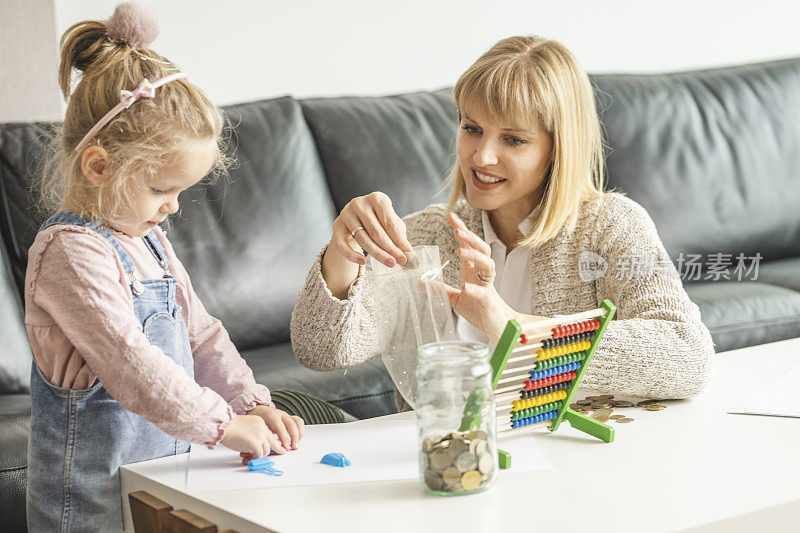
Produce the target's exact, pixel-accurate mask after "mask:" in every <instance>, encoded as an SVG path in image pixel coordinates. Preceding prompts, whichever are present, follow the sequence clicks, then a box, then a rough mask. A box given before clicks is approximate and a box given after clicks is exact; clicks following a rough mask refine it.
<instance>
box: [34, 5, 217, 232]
mask: <svg viewBox="0 0 800 533" xmlns="http://www.w3.org/2000/svg"><path fill="white" fill-rule="evenodd" d="M73 69H74V70H77V71H79V72H80V73H81V74H80V81H79V82H78V84H77V86H76V87H75V89H74V91H72V90H71V82H72V75H73ZM178 71H179V69H178V68H177V67H176V66H175V64H174V63H172V62H171V61H169V60H168V59H166V58H164V57H162V56H160V55H159V54H157V53H155V52H154V51H152V50H150V49H148V48H137V47H135V46H132V45H130V44H126V43H125V42H121V41H119V40H115V39H112V38H111V37H109V35H108V33H107V27H106V22H105V21H99V20H86V21H82V22H78V23H77V24H74V25H73V26H71V27H70V28H69V29H68V30H67V31H66V32H65V33H64V35H63V36H62V37H61V61H60V65H59V84H60V86H61V92H62V94H63V95H64V98H65V99H66V100H67V101H68V105H67V111H66V116H65V118H64V123H63V125H62V127H61V129H60V131H58V132H57V134H56V136H55V138H54V140H53V146H52V152H53V155H52V157H51V158H50V160H49V162H48V163H47V165H46V167H45V169H44V173H43V174H44V176H43V179H42V182H41V184H40V188H41V190H40V193H41V195H40V202H39V203H40V207H41V209H42V210H43V211H45V212H53V211H56V210H58V209H61V208H64V207H68V208H69V209H71V210H73V211H75V212H77V213H78V214H80V215H82V216H83V217H84V218H86V219H88V220H101V221H102V222H103V223H106V224H110V225H111V226H114V225H115V223H116V222H117V221H118V213H119V212H120V208H122V207H126V206H127V205H128V204H129V202H130V199H131V198H133V195H134V193H135V192H136V189H137V188H139V187H142V186H144V183H145V182H146V180H147V179H148V178H151V177H152V176H153V175H155V173H156V172H157V171H158V169H159V167H160V166H161V165H163V164H164V162H165V161H166V160H167V159H168V158H169V157H170V156H171V155H173V154H174V153H175V152H176V151H178V150H179V149H180V147H181V145H182V144H183V143H184V142H185V141H186V140H193V139H200V140H204V139H214V140H216V142H217V156H216V160H215V163H214V166H213V168H212V172H211V177H216V176H217V175H218V174H219V173H221V172H224V170H225V168H226V167H227V165H228V164H229V163H230V161H229V159H228V157H227V156H225V155H224V142H225V140H224V136H223V130H226V128H225V117H224V116H223V114H222V112H221V111H220V109H219V108H217V107H216V106H215V105H213V104H212V103H211V101H210V100H209V99H208V97H207V96H206V95H205V93H204V92H203V91H202V90H200V89H199V88H198V87H197V86H195V85H194V84H192V83H191V82H190V81H188V80H187V79H185V78H184V79H180V80H177V81H173V82H171V83H167V84H165V85H163V86H161V87H159V88H158V89H156V93H155V97H154V98H141V99H140V100H138V101H137V102H135V103H134V104H133V105H132V106H131V107H129V108H128V109H123V110H122V112H120V113H119V114H118V115H117V116H116V117H114V118H113V119H112V120H111V122H109V123H108V124H107V125H106V126H105V127H103V128H102V129H101V130H100V131H99V132H98V133H97V135H95V136H94V137H93V138H92V139H91V141H89V146H93V145H99V146H101V147H102V148H104V149H105V150H106V151H107V153H108V157H109V162H108V167H107V168H108V172H109V176H110V179H104V180H103V182H102V183H99V184H94V183H92V182H91V181H89V180H88V179H86V177H84V175H83V172H82V170H81V156H82V154H81V153H78V152H76V151H75V146H77V144H78V143H79V142H80V140H81V139H82V138H83V136H84V135H85V134H86V132H88V131H89V130H90V129H91V128H92V126H94V125H95V123H97V121H98V120H100V118H102V117H103V115H105V114H106V113H107V112H108V111H109V110H110V109H111V108H113V107H114V106H115V105H117V104H118V103H119V102H120V91H121V90H123V89H125V90H128V91H132V90H134V89H136V88H137V87H138V86H139V84H140V83H141V82H142V80H143V79H144V78H147V79H148V80H150V81H151V82H152V81H155V80H157V79H159V78H162V77H164V76H168V75H170V74H173V73H175V72H178ZM226 131H227V130H226Z"/></svg>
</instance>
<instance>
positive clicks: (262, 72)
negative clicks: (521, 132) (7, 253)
mask: <svg viewBox="0 0 800 533" xmlns="http://www.w3.org/2000/svg"><path fill="white" fill-rule="evenodd" d="M0 1H2V2H6V1H12V2H19V1H21V0H0ZM38 1H41V0H37V2H38ZM51 1H52V2H53V3H54V5H55V28H54V30H53V31H54V32H55V33H56V34H58V35H60V34H61V33H62V32H63V31H64V30H65V29H66V28H67V27H68V26H69V25H70V24H72V23H73V22H75V21H77V20H80V19H84V18H107V17H108V16H109V15H110V14H111V13H112V12H113V9H114V6H115V5H116V3H117V2H116V0H83V1H77V0H51ZM143 3H145V4H147V5H149V6H150V7H151V8H152V9H153V10H154V11H155V13H156V14H157V16H158V18H159V21H160V25H161V34H160V36H159V38H158V40H157V41H156V42H155V44H154V45H153V48H155V49H156V50H157V51H159V52H160V53H162V54H163V55H165V56H167V57H169V58H170V59H172V60H173V61H175V62H177V63H178V64H179V65H180V66H181V67H182V68H183V69H184V71H186V72H188V73H189V75H190V76H191V77H192V80H193V81H195V82H196V83H198V84H199V85H200V86H201V87H203V88H204V89H205V90H206V91H207V92H208V93H209V94H210V96H211V98H212V99H213V100H214V101H215V102H217V103H218V104H227V103H234V102H241V101H246V100H255V99H261V98H268V97H272V96H277V95H283V94H292V95H295V96H300V97H304V96H337V95H343V94H362V95H364V94H390V93H397V92H405V91H413V90H419V89H432V88H438V87H443V86H447V85H452V83H453V82H454V81H455V79H456V78H457V77H458V75H459V74H460V73H461V71H463V70H464V69H465V68H466V67H467V66H468V65H469V64H470V63H471V62H472V61H474V60H475V59H476V58H477V57H478V56H479V55H480V54H481V53H482V52H483V51H485V50H486V49H487V48H488V47H489V46H491V44H492V43H494V42H495V41H496V40H498V39H500V38H501V37H504V36H508V35H512V34H521V33H522V34H524V33H538V34H541V35H545V36H548V37H553V38H556V39H559V40H561V41H562V42H563V43H565V44H566V45H567V46H568V47H569V48H571V49H572V50H573V51H574V52H575V54H576V55H577V56H578V58H579V59H580V61H581V62H582V63H583V65H584V67H585V68H586V69H587V70H588V71H590V72H596V73H597V72H611V71H614V72H622V71H624V72H657V71H670V70H682V69H693V68H699V67H706V66H716V65H726V64H734V63H742V62H749V61H758V60H763V59H772V58H781V57H789V56H798V55H800V39H798V38H797V35H798V30H797V21H798V20H800V2H796V1H795V0H762V1H760V2H752V1H751V0H750V1H742V0H672V1H670V2H655V1H650V0H647V1H642V0H639V1H633V0H625V1H623V0H604V1H598V0H527V1H510V0H505V1H494V2H489V1H487V0H461V1H453V0H447V1H444V0H442V1H438V0H428V1H423V0H404V1H402V2H397V1H396V0H393V1H383V0H352V1H345V0H343V1H339V2H330V1H326V0H304V1H300V2H287V1H285V0H268V1H267V0H231V1H228V2H219V1H218V0H215V1H212V0H161V1H157V0H143ZM2 44H3V37H2V36H0V45H2ZM41 46H43V47H47V46H51V44H50V43H44V44H42V45H41ZM52 53H53V54H55V51H54V50H53V51H52ZM0 57H2V56H0ZM2 69H3V81H2V86H5V85H6V81H5V80H6V71H7V66H6V65H5V63H3V64H2ZM3 88H4V87H0V89H3ZM4 118H5V117H4V115H3V110H2V109H0V121H2V120H3V119H4Z"/></svg>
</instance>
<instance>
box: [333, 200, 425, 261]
mask: <svg viewBox="0 0 800 533" xmlns="http://www.w3.org/2000/svg"><path fill="white" fill-rule="evenodd" d="M359 228H363V229H359ZM332 250H333V251H335V252H336V253H338V254H339V255H340V256H341V257H343V258H346V259H347V260H348V261H350V262H352V263H355V264H357V265H365V264H366V263H367V261H366V259H365V258H364V254H363V252H367V253H368V254H370V255H371V256H372V257H374V258H375V259H377V260H378V261H380V262H381V263H383V264H385V265H386V266H388V267H390V268H391V267H393V266H395V263H399V264H400V265H404V264H405V263H406V261H408V259H409V257H410V254H411V243H409V242H408V239H407V238H406V225H405V223H404V222H403V220H402V219H401V218H400V217H399V216H397V213H395V212H394V209H393V208H392V201H391V200H390V199H389V197H388V196H386V195H385V194H384V193H382V192H373V193H371V194H368V195H366V196H359V197H358V198H353V199H352V200H350V202H348V204H347V205H346V206H344V209H342V212H341V213H339V216H338V217H336V220H334V221H333V235H332V236H331V242H330V244H329V246H328V251H332ZM326 254H327V252H326Z"/></svg>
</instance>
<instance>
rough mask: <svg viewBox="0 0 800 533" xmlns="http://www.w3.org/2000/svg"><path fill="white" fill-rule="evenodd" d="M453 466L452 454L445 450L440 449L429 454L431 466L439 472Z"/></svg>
mask: <svg viewBox="0 0 800 533" xmlns="http://www.w3.org/2000/svg"><path fill="white" fill-rule="evenodd" d="M451 464H453V454H452V453H451V452H450V451H449V450H448V449H447V448H440V449H438V450H435V451H434V452H433V453H431V466H433V468H434V470H438V471H439V472H441V471H442V470H444V469H445V468H447V467H448V466H450V465H451Z"/></svg>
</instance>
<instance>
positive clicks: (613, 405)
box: [569, 394, 667, 424]
mask: <svg viewBox="0 0 800 533" xmlns="http://www.w3.org/2000/svg"><path fill="white" fill-rule="evenodd" d="M663 401H664V400H642V401H641V402H638V403H636V404H634V403H633V402H629V401H627V400H615V399H614V396H613V395H611V394H603V395H602V396H587V397H586V398H584V399H583V400H578V401H577V402H574V403H572V404H571V405H570V406H569V407H570V409H572V410H573V411H577V412H578V413H581V414H584V415H591V417H592V418H594V419H595V420H599V421H600V422H603V423H605V422H608V421H609V420H614V421H615V422H617V423H618V424H628V423H630V422H633V418H629V417H626V416H625V415H615V414H612V413H613V412H614V409H617V408H624V407H634V405H635V406H636V407H640V408H642V409H646V410H648V411H661V410H662V409H666V408H667V406H666V405H664V404H663V403H661V402H663Z"/></svg>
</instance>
